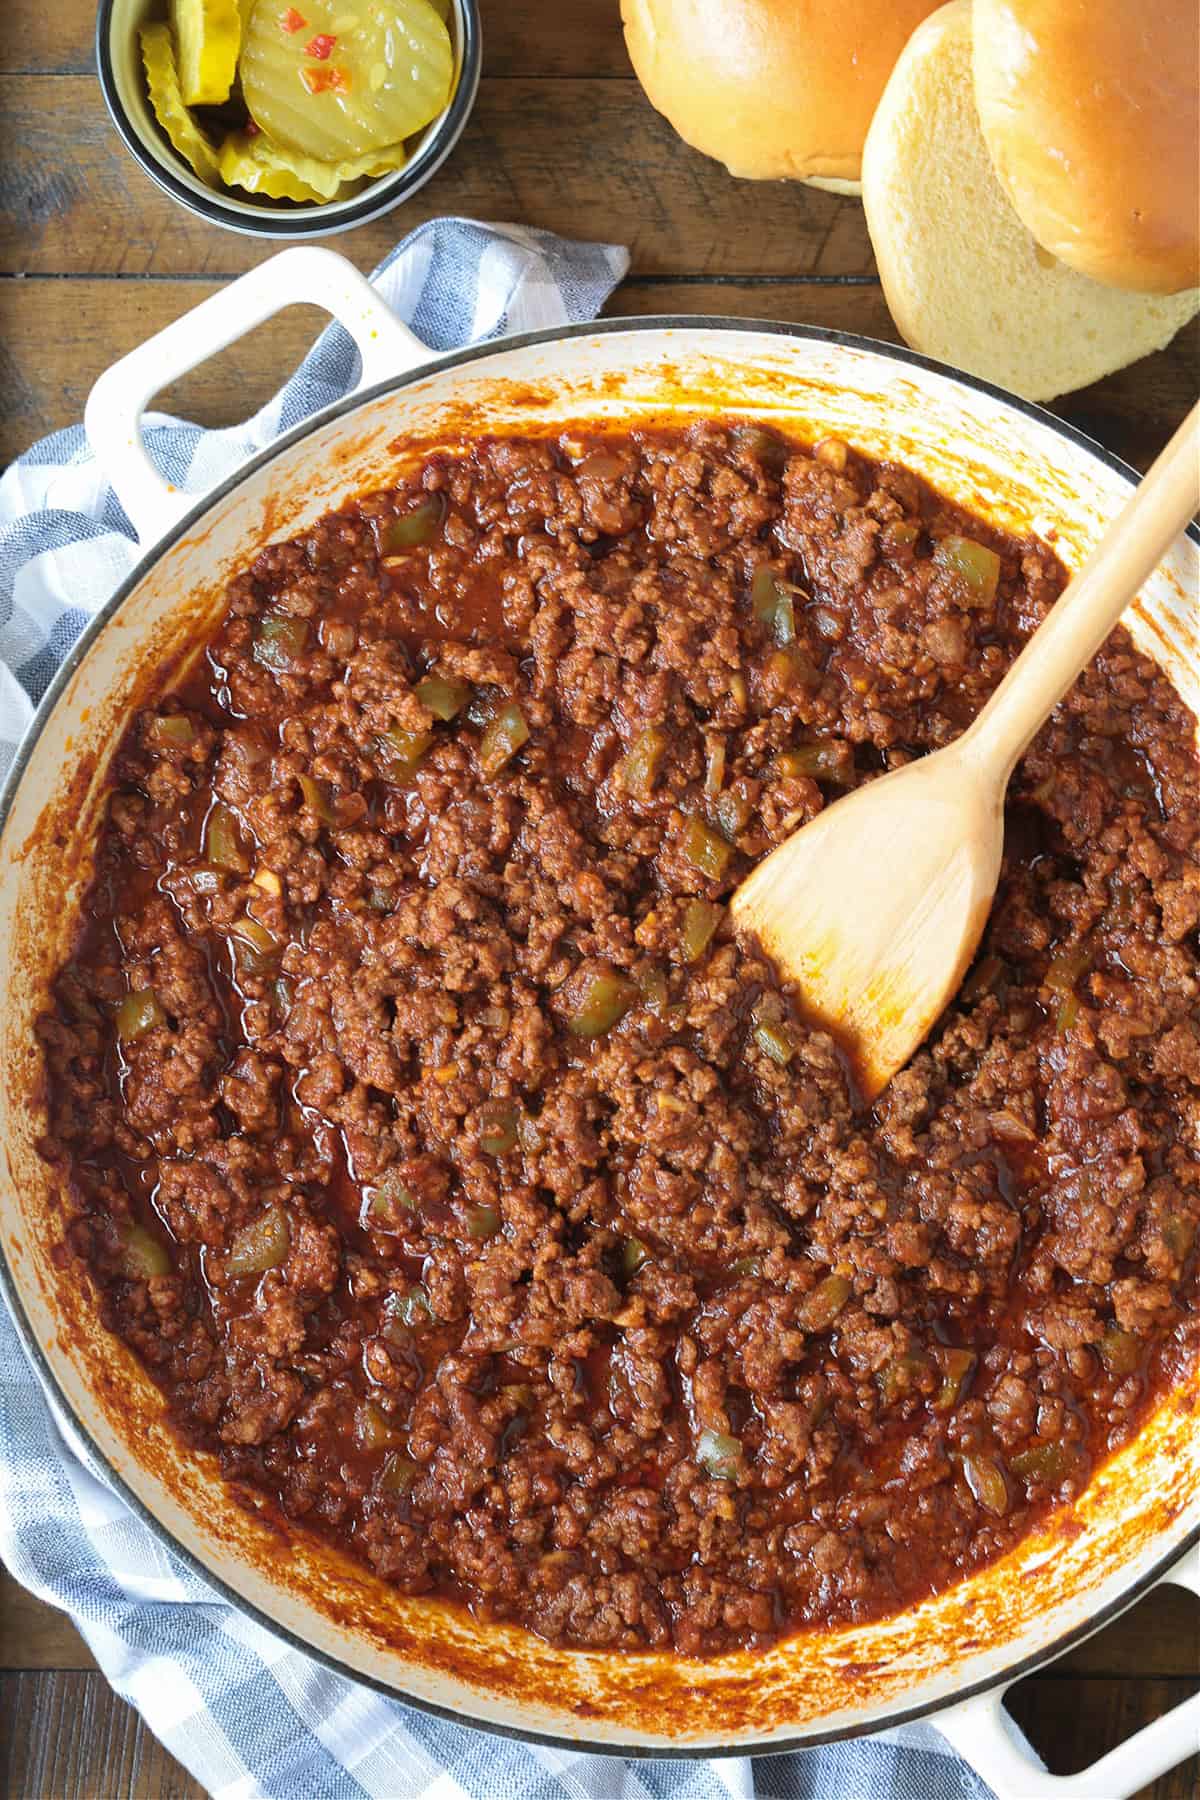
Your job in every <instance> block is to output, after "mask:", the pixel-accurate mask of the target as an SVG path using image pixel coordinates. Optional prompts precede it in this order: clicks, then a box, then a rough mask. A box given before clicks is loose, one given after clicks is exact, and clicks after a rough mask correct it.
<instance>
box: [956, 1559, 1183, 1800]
mask: <svg viewBox="0 0 1200 1800" xmlns="http://www.w3.org/2000/svg"><path fill="white" fill-rule="evenodd" d="M1162 1579H1163V1581H1164V1582H1172V1583H1175V1584H1176V1585H1178V1586H1179V1587H1186V1588H1190V1589H1191V1591H1192V1593H1194V1594H1195V1595H1197V1597H1200V1549H1197V1548H1193V1549H1192V1550H1190V1551H1189V1552H1188V1554H1187V1555H1186V1556H1185V1557H1184V1558H1183V1560H1182V1562H1179V1563H1177V1564H1176V1565H1175V1567H1174V1568H1173V1569H1172V1570H1171V1571H1170V1573H1169V1574H1168V1575H1164V1576H1163V1578H1162ZM1159 1585H1161V1584H1159ZM1007 1685H1008V1684H1006V1687H1007ZM1006 1687H1001V1688H993V1689H991V1691H990V1692H988V1693H986V1694H978V1695H976V1696H975V1697H974V1698H973V1699H971V1700H964V1701H963V1702H962V1703H961V1704H960V1705H958V1706H952V1707H949V1708H947V1710H946V1711H945V1712H943V1713H938V1714H937V1716H936V1718H934V1719H932V1720H931V1721H930V1723H931V1724H933V1725H934V1726H936V1728H937V1730H938V1731H940V1732H941V1733H942V1736H943V1737H945V1738H948V1739H949V1741H950V1743H951V1744H952V1745H953V1746H954V1748H955V1749H956V1750H957V1751H958V1753H959V1755H960V1756H961V1757H962V1758H963V1759H964V1760H965V1761H966V1762H968V1763H970V1765H971V1767H972V1768H973V1769H974V1770H975V1772H976V1774H977V1775H980V1776H981V1777H982V1778H983V1780H984V1781H986V1782H987V1784H988V1786H989V1787H990V1788H992V1789H993V1791H994V1792H995V1794H996V1800H1127V1796H1128V1795H1130V1794H1133V1793H1136V1792H1137V1790H1138V1789H1139V1788H1142V1787H1145V1786H1146V1785H1147V1784H1148V1783H1149V1782H1151V1781H1155V1780H1157V1778H1158V1777H1159V1776H1160V1775H1165V1774H1166V1773H1167V1771H1168V1770H1169V1769H1173V1768H1176V1767H1177V1766H1178V1765H1179V1764H1180V1763H1182V1762H1186V1761H1187V1759H1188V1757H1189V1756H1195V1755H1196V1754H1197V1752H1198V1751H1200V1694H1195V1695H1193V1697H1192V1698H1191V1699H1190V1700H1184V1701H1183V1702H1182V1703H1181V1704H1180V1705H1179V1706H1176V1707H1173V1708H1172V1709H1171V1711H1170V1712H1168V1713H1164V1714H1163V1716H1162V1718H1161V1719H1155V1721H1154V1723H1153V1724H1152V1725H1146V1726H1144V1727H1143V1729H1142V1730H1141V1731H1135V1732H1134V1734H1133V1736H1132V1737H1131V1738H1126V1740H1125V1742H1124V1743H1123V1744H1118V1745H1117V1748H1116V1749H1115V1750H1110V1751H1109V1753H1108V1755H1107V1756H1102V1757H1101V1758H1100V1760H1099V1762H1094V1763H1092V1764H1090V1766H1089V1767H1088V1768H1086V1769H1080V1770H1079V1772H1078V1774H1076V1775H1051V1774H1049V1773H1047V1771H1046V1770H1045V1769H1043V1768H1042V1767H1041V1765H1040V1764H1039V1763H1038V1762H1036V1761H1035V1760H1034V1759H1033V1758H1031V1757H1030V1755H1029V1751H1028V1749H1027V1747H1026V1746H1025V1744H1024V1742H1023V1740H1022V1738H1021V1736H1020V1734H1019V1733H1018V1732H1017V1731H1016V1729H1015V1727H1014V1725H1013V1723H1012V1720H1011V1719H1010V1718H1009V1715H1008V1714H1007V1713H1006V1712H1005V1710H1004V1705H1003V1702H1004V1695H1005V1692H1006Z"/></svg>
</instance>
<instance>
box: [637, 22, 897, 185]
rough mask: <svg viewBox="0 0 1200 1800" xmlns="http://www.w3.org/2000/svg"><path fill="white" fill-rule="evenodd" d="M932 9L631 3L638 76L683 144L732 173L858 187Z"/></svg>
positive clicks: (752, 176) (651, 100)
mask: <svg viewBox="0 0 1200 1800" xmlns="http://www.w3.org/2000/svg"><path fill="white" fill-rule="evenodd" d="M932 10H933V9H932V6H931V5H930V0H621V17H622V20H623V21H624V25H625V42H626V43H627V45H628V46H629V55H630V58H631V60H632V62H633V67H634V70H635V72H636V74H637V76H638V79H639V80H640V81H641V84H642V86H643V87H644V88H645V90H646V94H647V96H648V98H649V100H650V102H651V105H653V106H655V107H657V108H658V111H659V112H661V113H663V114H665V116H666V118H667V119H669V120H670V122H671V124H672V125H673V126H674V127H675V130H676V131H677V132H678V133H679V135H680V137H681V138H683V139H684V140H685V142H687V143H689V144H691V145H692V146H693V147H694V148H695V149H697V150H702V151H703V152H704V154H705V155H706V156H714V157H716V158H717V160H718V161H719V162H723V163H724V164H725V165H726V166H727V168H728V169H729V171H730V173H731V174H733V175H741V176H747V177H749V178H751V179H756V180H772V179H780V178H788V177H790V178H792V179H795V180H799V181H819V183H820V185H822V186H824V185H827V184H828V185H830V186H834V185H835V184H836V191H837V192H851V193H857V191H858V181H859V174H860V168H861V162H862V147H863V140H864V138H865V137H866V134H867V127H868V126H869V124H870V122H871V114H872V113H873V112H874V110H875V104H876V101H877V100H878V99H879V95H880V93H881V92H882V89H883V84H884V82H885V81H886V80H887V78H888V74H889V73H890V71H891V68H892V64H893V63H894V62H895V60H896V57H897V56H898V55H899V53H900V51H901V49H902V48H903V45H904V43H905V41H906V39H907V38H908V35H909V33H910V32H911V30H912V28H913V26H914V25H916V24H917V23H918V22H919V21H920V20H921V19H923V18H924V17H925V16H926V14H928V13H929V12H931V11H932ZM843 184H845V185H843Z"/></svg>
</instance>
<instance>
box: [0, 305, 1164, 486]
mask: <svg viewBox="0 0 1200 1800" xmlns="http://www.w3.org/2000/svg"><path fill="white" fill-rule="evenodd" d="M220 285H221V284H220V282H214V281H211V280H203V279H194V278H190V277H188V278H183V279H175V278H170V279H164V278H163V277H161V276H158V277H153V278H149V279H145V280H139V281H136V282H124V281H114V280H111V279H106V278H101V277H88V278H78V279H72V280H63V279H59V278H54V277H39V276H30V277H27V278H25V279H23V280H12V281H0V464H3V463H5V462H7V461H9V459H10V458H11V457H13V456H15V455H17V454H19V453H20V451H22V450H24V449H25V448H26V447H27V446H28V445H29V444H30V443H32V442H33V440H34V439H35V438H37V437H41V436H42V435H43V434H44V433H46V432H48V431H56V430H58V429H59V428H60V427H62V426H64V425H69V424H71V423H73V422H77V421H78V420H79V419H80V417H81V416H82V413H83V405H84V401H85V400H86V398H87V394H88V390H89V388H90V387H91V385H92V383H93V381H95V379H96V377H97V375H99V374H100V372H101V370H102V369H104V368H106V367H107V366H108V364H109V363H110V362H113V361H115V360H116V358H117V357H118V356H121V355H123V354H124V353H125V352H126V351H127V350H130V349H132V348H133V346H134V345H135V344H139V343H141V342H142V341H143V340H144V339H145V338H147V337H149V336H150V335H151V334H152V333H153V332H155V331H159V330H161V329H162V327H163V326H164V325H166V324H168V323H169V322H170V321H171V320H172V319H174V318H177V317H179V315H180V314H181V313H183V312H186V311H187V309H188V308H189V307H191V306H196V305H198V304H199V302H200V301H201V300H202V299H204V298H205V297H206V295H208V294H210V293H212V292H214V291H215V289H216V288H217V287H218V286H220ZM607 311H608V313H609V314H610V315H613V316H645V315H647V314H697V313H715V314H722V315H734V316H738V317H743V318H757V319H786V320H791V321H794V322H799V323H803V324H808V325H822V326H826V327H829V328H831V329H833V330H837V331H853V332H859V333H862V334H863V335H865V336H867V337H876V338H882V339H884V340H885V341H887V342H890V343H895V342H896V341H897V334H896V330H895V327H894V326H893V324H892V321H891V318H890V316H889V314H888V310H887V307H886V305H885V303H884V300H883V295H882V293H881V291H880V289H879V286H878V284H877V283H875V282H873V281H865V282H844V281H830V282H819V283H814V282H807V281H775V280H771V281H757V282H751V281H736V280H726V281H718V280H700V281H671V280H663V281H660V280H647V279H645V278H642V279H636V278H635V279H634V280H631V281H629V282H626V283H625V284H623V286H622V287H621V288H619V289H618V290H617V292H616V294H615V295H614V296H613V299H612V301H611V302H610V304H609V306H608V308H607ZM323 322H324V318H323V315H322V314H320V313H318V312H316V311H315V310H313V309H311V308H305V307H293V308H291V309H289V310H288V311H287V312H285V313H283V314H281V315H280V316H279V318H278V319H276V320H275V321H273V322H272V323H271V324H269V325H267V326H264V327H263V328H262V329H261V330H259V331H257V332H255V333H254V334H253V335H252V336H250V337H247V338H243V339H242V340H241V341H240V343H238V344H235V345H233V346H232V347H231V348H230V349H229V350H227V351H226V352H225V353H224V355H223V356H221V357H220V358H219V359H217V360H216V361H214V362H211V363H208V364H206V365H205V366H204V367H203V368H201V369H199V370H197V371H195V372H194V373H193V374H192V375H190V376H188V377H187V378H186V379H185V380H184V381H182V382H180V383H179V384H178V386H177V387H176V388H174V389H171V390H169V391H168V392H167V393H166V394H165V395H163V396H162V397H161V398H160V400H159V402H158V404H159V405H160V406H162V407H163V408H164V410H167V411H174V412H178V413H180V414H181V415H182V416H184V417H186V418H190V419H195V420H197V421H198V422H199V423H200V424H203V425H232V424H235V423H236V422H237V421H238V420H239V419H241V418H245V417H247V416H248V415H249V414H250V413H253V412H254V411H255V410H256V409H257V408H258V407H259V406H261V405H262V403H263V402H264V401H265V400H267V399H269V398H270V396H271V394H272V393H274V391H275V389H276V388H277V387H278V386H279V384H280V382H281V381H283V380H284V379H285V377H286V376H287V375H288V374H289V373H290V371H291V370H292V369H294V368H295V366H296V364H297V363H298V362H299V361H300V359H301V357H302V356H303V355H304V352H305V351H306V350H307V349H308V347H309V345H310V344H311V343H312V340H313V338H314V337H315V335H316V333H317V331H318V330H319V329H320V327H321V325H322V324H323ZM1198 387H1200V319H1198V320H1193V322H1192V324H1191V325H1189V326H1187V327H1186V328H1185V330H1184V331H1182V332H1181V333H1180V335H1179V336H1178V337H1177V338H1176V340H1175V342H1174V344H1172V345H1171V346H1170V348H1169V349H1167V350H1164V351H1161V352H1160V353H1159V354H1158V355H1157V356H1151V357H1147V358H1145V359H1144V360H1143V361H1142V362H1140V363H1138V364H1136V365H1135V366H1134V367H1133V368H1130V369H1123V370H1121V371H1120V372H1119V373H1118V374H1116V375H1112V376H1110V377H1109V378H1108V379H1107V380H1106V381H1102V382H1097V383H1096V384H1095V386H1094V387H1091V388H1086V389H1084V390H1083V391H1082V392H1081V393H1079V394H1073V395H1070V396H1068V397H1067V398H1066V400H1064V401H1063V402H1062V403H1060V405H1059V407H1058V408H1057V410H1058V411H1060V412H1061V414H1062V416H1063V417H1064V418H1067V419H1070V420H1071V422H1072V423H1073V424H1076V425H1078V426H1079V427H1080V429H1081V430H1084V431H1086V432H1088V433H1089V434H1090V435H1092V436H1094V437H1096V438H1097V439H1098V440H1099V441H1100V442H1101V443H1103V444H1104V445H1105V446H1106V447H1107V448H1109V449H1111V450H1113V451H1115V452H1116V453H1117V454H1118V455H1119V456H1123V457H1124V458H1125V459H1126V461H1128V462H1131V463H1132V464H1133V465H1134V466H1135V467H1137V468H1145V466H1146V464H1147V463H1148V462H1149V461H1150V460H1151V458H1152V457H1153V456H1154V455H1155V453H1156V452H1157V451H1158V450H1159V449H1161V447H1162V445H1163V444H1164V443H1165V442H1166V440H1167V438H1168V437H1169V436H1170V433H1171V431H1172V430H1173V429H1174V428H1175V426H1176V425H1177V424H1178V423H1179V421H1180V420H1181V419H1182V417H1183V414H1184V412H1185V411H1186V407H1187V399H1188V395H1189V394H1192V393H1195V392H1196V390H1197V388H1198Z"/></svg>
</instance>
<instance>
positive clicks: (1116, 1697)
mask: <svg viewBox="0 0 1200 1800" xmlns="http://www.w3.org/2000/svg"><path fill="white" fill-rule="evenodd" d="M1198 1686H1200V1681H1197V1680H1191V1681H1188V1680H1185V1679H1181V1678H1180V1679H1175V1680H1172V1681H1166V1680H1157V1681H1144V1680H1143V1681H1129V1680H1108V1681H1105V1680H1102V1679H1092V1680H1084V1681H1078V1680H1077V1681H1071V1682H1069V1683H1068V1682H1064V1681H1062V1680H1059V1679H1056V1678H1055V1677H1054V1676H1053V1675H1035V1676H1032V1677H1031V1678H1030V1679H1029V1680H1028V1681H1023V1682H1021V1683H1020V1684H1019V1685H1018V1686H1017V1687H1015V1688H1013V1689H1011V1691H1010V1692H1009V1694H1008V1695H1007V1696H1006V1698H1005V1702H1004V1704H1005V1706H1006V1707H1007V1709H1008V1711H1009V1712H1010V1713H1011V1714H1012V1716H1013V1718H1014V1719H1015V1720H1016V1721H1017V1724H1018V1725H1020V1727H1021V1729H1022V1730H1023V1731H1024V1732H1025V1734H1026V1736H1027V1737H1028V1739H1029V1741H1030V1743H1031V1744H1032V1745H1033V1747H1034V1749H1035V1750H1036V1751H1037V1752H1038V1754H1039V1755H1040V1756H1041V1757H1042V1758H1043V1760H1044V1761H1045V1763H1046V1766H1047V1767H1048V1768H1049V1770H1050V1772H1051V1774H1054V1775H1074V1774H1077V1773H1078V1771H1079V1770H1080V1769H1086V1768H1087V1766H1088V1765H1089V1763H1094V1762H1097V1761H1099V1759H1100V1757H1102V1756H1106V1755H1107V1754H1108V1752H1109V1751H1110V1750H1115V1749H1116V1747H1117V1745H1118V1744H1121V1743H1124V1741H1125V1739H1126V1738H1127V1737H1130V1736H1132V1734H1133V1733H1134V1732H1135V1731H1137V1730H1139V1729H1140V1728H1141V1727H1142V1726H1143V1725H1145V1724H1147V1723H1148V1722H1149V1721H1150V1720H1151V1719H1156V1718H1159V1717H1161V1715H1162V1714H1163V1713H1164V1712H1166V1711H1167V1710H1168V1709H1169V1708H1170V1707H1172V1706H1178V1705H1179V1704H1180V1702H1181V1701H1183V1700H1186V1699H1188V1698H1189V1696H1190V1695H1192V1694H1194V1693H1195V1692H1196V1689H1197V1687H1198ZM1198 1794H1200V1755H1198V1756H1193V1757H1190V1758H1189V1759H1188V1761H1187V1762H1185V1763H1182V1764H1180V1766H1179V1767H1178V1768H1177V1769H1172V1770H1170V1771H1169V1772H1168V1773H1167V1774H1166V1775H1163V1776H1161V1777H1160V1778H1159V1780H1157V1781H1154V1782H1151V1783H1150V1784H1149V1785H1148V1786H1146V1787H1143V1788H1139V1789H1138V1792H1137V1794H1136V1795H1134V1796H1132V1800H1196V1797H1197V1795H1198Z"/></svg>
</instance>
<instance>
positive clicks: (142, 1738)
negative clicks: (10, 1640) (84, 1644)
mask: <svg viewBox="0 0 1200 1800" xmlns="http://www.w3.org/2000/svg"><path fill="white" fill-rule="evenodd" d="M0 1795H3V1796H5V1797H6V1800H204V1789H203V1788H202V1787H201V1786H200V1784H199V1783H198V1782H196V1781H193V1780H192V1778H191V1776H190V1775H189V1774H188V1773H187V1771H186V1770H185V1769H182V1768H180V1766H179V1764H178V1763H177V1762H176V1761H175V1759H174V1757H173V1756H171V1755H170V1754H169V1752H168V1751H166V1750H164V1749H163V1747H162V1745H161V1744H160V1743H159V1742H158V1740H157V1738H155V1737H154V1736H153V1735H152V1733H150V1732H149V1731H147V1729H146V1727H145V1726H144V1725H143V1724H142V1721H141V1719H140V1718H139V1717H138V1715H137V1713H135V1712H134V1711H133V1709H132V1708H131V1707H129V1706H126V1704H125V1702H124V1701H123V1700H119V1699H118V1698H117V1696H116V1695H115V1694H114V1693H113V1691H112V1689H111V1688H110V1687H109V1685H108V1683H107V1682H106V1681H105V1679H104V1677H103V1675H100V1674H97V1673H95V1672H94V1671H91V1670H84V1669H80V1670H74V1669H73V1670H70V1671H67V1672H65V1673H62V1672H55V1673H44V1674H38V1675H31V1674H10V1675H0Z"/></svg>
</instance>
